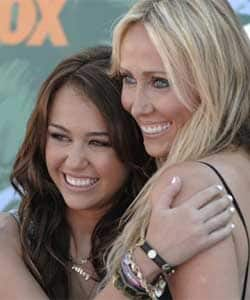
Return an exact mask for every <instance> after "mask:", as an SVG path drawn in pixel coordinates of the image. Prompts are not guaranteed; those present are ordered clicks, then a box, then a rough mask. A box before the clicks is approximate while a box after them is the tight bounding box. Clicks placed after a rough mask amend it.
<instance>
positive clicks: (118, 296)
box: [94, 282, 128, 300]
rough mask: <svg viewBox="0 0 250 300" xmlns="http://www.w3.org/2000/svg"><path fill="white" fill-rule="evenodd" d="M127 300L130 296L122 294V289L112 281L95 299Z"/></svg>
mask: <svg viewBox="0 0 250 300" xmlns="http://www.w3.org/2000/svg"><path fill="white" fill-rule="evenodd" d="M107 299H109V300H127V299H128V298H127V297H126V296H124V295H123V294H122V292H121V291H119V290H118V289H116V288H115V287H114V286H113V284H112V282H110V283H109V284H108V285H107V286H106V287H105V288H104V289H103V290H102V291H101V292H100V293H99V294H98V295H97V296H96V297H95V299H94V300H107Z"/></svg>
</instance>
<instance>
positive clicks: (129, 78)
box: [120, 73, 136, 85]
mask: <svg viewBox="0 0 250 300" xmlns="http://www.w3.org/2000/svg"><path fill="white" fill-rule="evenodd" d="M120 78H121V79H122V83H123V84H126V85H132V84H135V83H136V80H135V79H134V78H133V76H131V75H130V74H126V73H124V74H120Z"/></svg>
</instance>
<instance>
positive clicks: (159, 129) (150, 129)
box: [141, 123, 170, 134]
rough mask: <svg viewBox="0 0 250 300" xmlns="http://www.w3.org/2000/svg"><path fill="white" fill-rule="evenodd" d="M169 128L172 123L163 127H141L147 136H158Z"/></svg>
mask: <svg viewBox="0 0 250 300" xmlns="http://www.w3.org/2000/svg"><path fill="white" fill-rule="evenodd" d="M169 127H170V123H165V124H163V125H150V126H141V130H142V132H144V133H146V134H156V133H161V132H163V131H165V130H167V129H168V128H169Z"/></svg>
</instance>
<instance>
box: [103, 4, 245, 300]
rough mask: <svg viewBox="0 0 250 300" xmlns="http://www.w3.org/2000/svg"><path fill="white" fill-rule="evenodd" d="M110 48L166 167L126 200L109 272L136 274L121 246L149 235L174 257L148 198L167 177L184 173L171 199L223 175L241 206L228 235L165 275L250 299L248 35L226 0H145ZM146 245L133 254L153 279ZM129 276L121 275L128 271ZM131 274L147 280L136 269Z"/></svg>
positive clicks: (189, 288)
mask: <svg viewBox="0 0 250 300" xmlns="http://www.w3.org/2000/svg"><path fill="white" fill-rule="evenodd" d="M113 49H114V52H113V72H114V73H116V74H120V76H121V78H122V79H123V88H122V104H123V106H124V108H125V109H126V110H127V111H128V112H130V113H131V115H132V116H133V117H134V118H135V120H136V121H137V123H138V125H139V127H140V128H141V131H142V134H143V140H144V145H145V148H146V151H147V152H148V153H149V154H150V155H151V156H153V157H155V158H156V159H157V161H158V164H159V166H160V169H159V171H158V172H157V173H156V174H155V175H154V176H153V177H152V178H151V180H150V181H149V182H148V183H147V184H146V186H145V188H144V189H143V192H141V193H140V195H139V196H138V197H137V200H136V204H135V205H134V206H133V207H131V208H130V213H129V216H133V221H132V222H129V223H128V224H127V225H126V226H125V229H124V231H123V233H122V234H121V235H120V237H119V238H118V240H117V241H116V243H115V246H114V248H113V250H112V252H111V253H110V259H109V265H110V272H111V273H115V272H117V270H118V271H119V272H121V271H122V272H125V275H126V276H127V275H128V274H129V275H131V273H133V272H132V271H131V270H129V269H128V270H125V268H124V264H125V265H126V259H125V261H124V256H125V258H126V255H127V253H128V251H130V252H131V248H132V249H133V247H135V244H136V243H137V242H138V240H140V238H142V239H143V240H144V239H145V237H146V241H147V242H149V244H150V245H152V247H154V248H155V249H156V250H157V251H158V253H160V254H161V256H162V257H163V258H165V259H166V260H167V262H169V263H170V264H173V265H174V264H175V259H173V257H172V255H173V253H176V252H175V250H176V249H174V252H173V251H172V250H173V249H172V250H171V249H169V246H168V244H167V243H166V240H168V233H169V228H168V229H166V238H164V237H163V235H162V234H163V230H164V228H163V227H164V224H165V223H166V222H167V219H166V217H165V215H164V214H162V216H160V215H158V218H154V216H155V214H156V213H158V211H157V210H156V209H154V208H153V209H152V214H151V221H150V223H149V216H150V211H151V199H152V198H153V199H157V198H158V197H160V194H161V193H162V191H163V188H164V186H165V185H166V182H169V181H170V178H172V176H173V175H179V176H180V177H181V178H182V180H183V189H182V191H181V193H179V194H178V195H177V198H176V200H175V201H174V204H173V205H174V207H178V206H179V205H182V204H183V203H188V202H189V198H190V196H191V195H193V193H195V192H198V191H200V190H201V189H203V188H205V187H207V186H210V185H211V184H215V183H217V184H223V185H224V187H225V189H226V190H227V192H228V193H229V194H230V195H231V197H232V198H233V201H234V204H235V206H236V208H237V214H235V216H234V223H235V224H236V229H235V230H234V232H233V235H232V236H230V237H228V238H227V239H225V240H223V241H222V242H220V243H218V244H216V245H215V246H214V247H212V248H210V249H208V250H206V251H203V252H201V253H199V254H198V255H196V256H194V257H193V258H192V259H190V260H189V261H188V262H187V263H185V264H183V265H181V266H179V267H178V270H177V272H176V274H175V275H174V276H172V277H171V278H170V279H169V287H170V290H171V293H172V298H173V299H175V300H182V299H183V300H184V299H185V300H187V299H192V300H196V299H197V300H198V299H199V300H200V299H202V300H206V299H220V300H224V299H225V300H230V299H232V300H236V299H242V300H243V299H250V287H249V283H248V266H249V251H250V249H249V236H248V231H249V228H250V203H249V192H250V189H249V186H250V85H249V82H250V47H249V39H248V37H247V36H246V34H245V32H244V30H243V29H242V27H241V26H240V24H239V22H238V20H237V18H236V16H235V14H234V12H233V10H232V9H231V7H230V6H229V4H228V3H227V1H226V0H183V1H179V0H171V1H169V0H140V1H138V2H137V3H136V4H135V5H134V6H133V7H132V8H131V10H130V11H129V12H128V13H127V14H126V15H125V16H124V17H123V18H122V19H121V20H120V22H119V24H118V25H117V27H116V28H115V32H114V41H113ZM141 220H145V222H144V223H143V224H142V223H141ZM184 222H185V221H184ZM166 228H167V226H166ZM171 229H172V230H175V228H171ZM176 232H177V234H179V231H176ZM153 233H154V234H153ZM160 236H161V238H160ZM144 251H145V249H144ZM141 252H143V251H142V248H141V247H139V246H137V247H136V249H135V250H134V259H135V261H136V264H137V265H138V266H139V267H140V268H141V269H142V273H143V274H144V277H145V278H144V279H145V280H147V279H150V278H151V277H150V274H151V273H152V272H156V271H157V265H156V264H151V265H149V264H146V263H144V264H143V263H142V260H141V258H139V257H138V255H140V256H141V255H142V254H141ZM121 262H122V263H121ZM158 272H160V269H159V268H158ZM135 273H136V272H135ZM134 275H135V277H136V275H138V274H134ZM126 276H125V279H124V278H123V279H121V280H123V284H124V281H125V282H126V280H127V281H130V279H129V278H128V276H127V277H126ZM137 277H138V276H137ZM133 279H134V278H133ZM136 280H137V281H136ZM134 281H135V282H137V283H138V282H139V283H138V286H139V287H140V288H141V286H140V279H138V278H136V279H134ZM130 283H131V281H130ZM132 286H134V285H133V284H132ZM135 288H136V287H135ZM121 289H122V288H121ZM110 290H112V288H110ZM137 290H138V289H137ZM139 290H140V289H139ZM144 290H145V289H144ZM117 294H118V292H117ZM107 295H109V290H108V289H106V296H107ZM110 295H112V292H110ZM110 297H111V296H110ZM168 298H169V297H168V296H165V297H164V299H168ZM100 299H101V298H100ZM110 299H113V298H112V297H111V298H110ZM114 299H115V298H114ZM116 299H118V298H117V297H116Z"/></svg>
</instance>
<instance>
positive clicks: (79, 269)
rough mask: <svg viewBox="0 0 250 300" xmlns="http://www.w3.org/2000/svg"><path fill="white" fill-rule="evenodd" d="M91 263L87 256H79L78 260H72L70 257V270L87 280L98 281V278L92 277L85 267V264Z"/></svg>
mask: <svg viewBox="0 0 250 300" xmlns="http://www.w3.org/2000/svg"><path fill="white" fill-rule="evenodd" d="M87 263H91V260H90V258H89V257H87V258H81V259H80V262H74V261H73V259H72V258H71V259H70V264H71V270H73V271H75V272H76V273H78V274H79V275H80V276H82V277H83V278H84V280H86V281H88V280H89V279H92V280H94V281H96V282H99V279H98V278H96V277H94V276H93V275H92V274H91V272H90V271H89V270H88V269H86V264H87Z"/></svg>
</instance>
